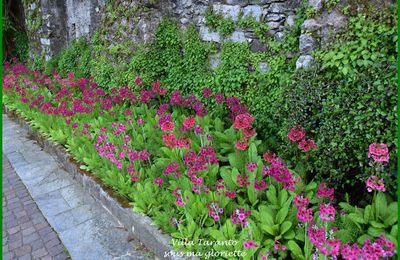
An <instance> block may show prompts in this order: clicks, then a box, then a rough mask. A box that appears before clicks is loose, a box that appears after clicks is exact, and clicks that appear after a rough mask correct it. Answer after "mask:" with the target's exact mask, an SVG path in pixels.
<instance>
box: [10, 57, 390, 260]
mask: <svg viewBox="0 0 400 260" xmlns="http://www.w3.org/2000/svg"><path fill="white" fill-rule="evenodd" d="M4 69H5V70H4V71H5V74H4V75H3V94H4V96H3V101H4V103H5V104H6V105H7V106H8V107H10V108H11V109H14V110H17V111H19V112H20V113H21V114H22V115H24V116H25V117H26V118H28V119H29V120H31V124H32V126H33V127H36V128H37V129H38V130H39V131H41V132H43V133H44V134H46V135H48V137H49V138H50V139H52V140H54V141H56V142H58V143H60V144H62V145H64V146H65V147H66V148H67V150H68V151H69V152H70V153H71V154H72V155H73V156H74V157H75V159H76V160H77V161H79V162H80V163H81V164H82V168H83V169H85V170H89V171H91V172H93V173H94V174H95V175H96V176H97V177H99V178H100V179H101V180H102V181H103V182H104V183H105V184H106V185H108V186H110V187H112V188H113V189H114V190H115V191H116V192H117V193H119V194H120V195H122V196H124V197H126V198H127V199H129V200H130V201H132V203H133V206H134V210H135V211H138V212H143V213H145V214H147V215H149V216H151V217H152V219H153V221H154V222H155V223H156V224H157V225H158V226H159V227H161V228H162V229H163V230H164V231H165V232H167V233H169V234H171V236H172V237H174V238H176V239H175V240H173V241H171V244H172V246H173V247H174V248H175V249H176V250H178V249H181V248H182V247H184V250H185V251H186V252H188V253H189V252H192V254H196V255H197V256H201V258H207V255H208V257H209V258H212V257H216V256H219V257H222V258H231V259H232V258H233V259H235V258H237V256H238V254H241V255H240V256H241V257H242V258H243V259H252V258H258V259H274V258H284V259H287V258H293V259H311V257H312V256H315V257H317V258H318V259H319V258H321V259H324V258H326V259H327V257H329V258H336V257H342V258H343V259H360V257H362V259H378V258H389V257H394V254H395V253H396V252H395V246H396V245H397V240H396V238H397V211H396V209H397V202H395V201H392V200H391V198H389V197H388V196H386V195H385V194H384V191H385V190H384V183H383V180H382V179H381V178H380V174H381V172H382V171H383V170H384V166H385V163H386V162H387V160H388V159H389V158H388V155H387V148H386V146H385V145H384V144H372V145H371V146H370V151H369V152H370V155H371V161H372V166H373V167H374V169H376V174H375V175H374V176H371V178H370V179H369V180H368V182H367V188H368V190H371V192H372V191H373V192H374V197H373V201H372V203H371V205H367V206H366V207H365V208H357V207H353V206H351V205H349V204H348V203H338V202H336V201H335V200H334V190H333V189H332V188H329V187H327V185H326V184H325V183H320V184H318V183H315V182H310V183H304V181H303V180H302V178H301V177H300V176H298V175H297V174H296V173H295V172H293V171H291V170H290V169H289V168H288V167H287V166H286V165H285V163H284V161H283V159H282V158H280V157H279V156H277V155H276V154H274V153H272V152H268V151H267V152H266V151H259V145H260V141H259V140H257V138H256V135H257V134H256V131H255V130H254V129H253V128H252V123H253V117H252V115H251V114H249V113H248V110H247V107H246V106H245V105H244V104H242V103H241V102H240V100H239V99H237V98H235V97H225V96H224V95H223V94H222V93H211V91H210V90H209V89H207V88H205V89H204V90H203V93H202V97H201V99H202V100H204V99H205V100H207V103H214V105H213V107H215V109H213V110H212V111H208V110H207V107H206V106H205V105H204V103H203V102H202V101H201V100H200V97H196V96H195V95H190V96H187V97H184V96H182V95H181V93H180V92H179V91H174V92H172V93H167V91H166V89H165V88H163V87H162V86H161V85H160V83H159V82H153V84H152V86H151V88H146V87H145V86H143V84H142V81H141V79H140V78H137V80H136V86H135V87H121V88H115V89H113V90H112V92H111V93H106V92H105V91H104V90H103V89H101V88H99V87H98V86H97V84H96V83H95V82H93V79H83V78H80V79H76V78H74V75H73V74H72V73H69V74H68V77H67V78H65V79H63V78H61V77H60V76H59V75H58V74H57V73H54V75H51V76H49V75H43V74H41V73H39V72H31V71H29V70H28V69H27V68H26V67H25V66H23V65H20V64H17V65H14V66H12V65H11V64H5V66H4ZM288 138H289V139H290V140H291V141H292V142H293V143H294V144H295V145H296V146H298V148H299V149H300V150H301V152H303V153H310V156H312V151H313V150H315V149H317V147H316V146H315V143H314V141H313V140H311V139H309V138H308V137H307V134H306V131H305V130H304V129H303V128H302V127H300V126H295V127H294V128H293V129H292V130H291V131H290V132H289V133H288ZM264 152H265V153H264ZM263 153H264V154H263ZM261 154H263V155H261ZM339 212H340V213H339ZM232 252H235V254H236V252H237V254H236V255H232ZM357 257H359V258H357Z"/></svg>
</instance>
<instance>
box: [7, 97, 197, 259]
mask: <svg viewBox="0 0 400 260" xmlns="http://www.w3.org/2000/svg"><path fill="white" fill-rule="evenodd" d="M3 113H5V114H7V116H8V117H9V118H10V119H11V120H13V121H14V122H16V123H18V124H19V125H20V126H21V127H23V128H24V129H26V130H27V131H28V133H29V135H30V136H29V138H31V139H33V140H35V141H36V142H38V144H39V145H40V146H41V147H42V148H43V149H44V150H45V151H47V152H48V153H50V154H51V155H53V156H54V157H55V159H57V161H59V162H60V163H61V164H62V166H63V167H64V169H65V171H66V172H68V173H69V174H71V175H72V177H73V178H74V179H75V180H77V181H78V182H79V183H81V184H82V185H83V186H84V187H85V189H86V190H87V191H88V192H89V193H90V194H91V195H92V196H93V197H94V198H96V199H97V200H98V201H99V202H100V203H101V204H102V205H103V207H105V208H106V209H107V210H108V211H109V212H111V214H112V215H114V216H115V217H116V218H117V219H118V221H119V222H120V223H121V224H122V225H123V226H124V227H125V228H127V230H128V231H129V233H130V234H132V235H133V236H134V237H135V238H137V239H138V240H139V241H140V242H141V243H143V245H144V246H145V247H146V248H147V249H149V250H150V251H152V252H153V253H154V254H155V255H156V256H158V257H160V258H161V259H171V260H182V259H191V260H195V259H198V258H197V257H179V256H169V257H164V256H165V253H168V252H171V251H173V249H172V247H171V246H170V245H169V243H168V242H169V241H170V240H171V239H172V238H171V237H170V236H169V235H167V234H162V233H161V232H160V230H159V229H157V228H156V226H155V225H154V224H153V223H152V220H151V218H150V217H148V216H146V215H144V214H140V213H136V212H134V211H133V210H132V208H131V207H126V206H123V205H122V203H120V201H122V202H123V201H125V202H126V203H128V201H127V200H126V199H125V198H122V197H120V196H118V195H116V194H114V193H113V192H112V191H111V190H110V189H105V186H104V184H103V185H101V184H99V183H98V181H97V182H96V180H95V176H94V175H86V174H82V173H81V170H80V168H79V166H78V165H76V164H74V163H73V162H72V161H73V157H72V156H71V155H70V154H68V152H67V151H66V149H65V148H64V147H63V146H61V145H59V144H56V143H54V142H53V141H51V140H48V139H47V138H46V137H45V136H44V135H42V134H41V133H39V132H37V131H36V130H34V129H33V128H32V127H31V126H30V125H29V123H28V122H27V120H26V119H24V118H23V117H22V116H21V115H19V114H18V113H17V112H16V111H14V110H11V109H10V108H8V107H7V106H5V105H4V106H3ZM71 160H72V161H71Z"/></svg>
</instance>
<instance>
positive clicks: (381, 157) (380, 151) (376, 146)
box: [368, 143, 390, 162]
mask: <svg viewBox="0 0 400 260" xmlns="http://www.w3.org/2000/svg"><path fill="white" fill-rule="evenodd" d="M370 157H372V159H374V161H375V162H388V161H389V158H390V157H389V148H388V146H387V144H384V143H372V144H371V145H370V146H369V151H368V158H370Z"/></svg>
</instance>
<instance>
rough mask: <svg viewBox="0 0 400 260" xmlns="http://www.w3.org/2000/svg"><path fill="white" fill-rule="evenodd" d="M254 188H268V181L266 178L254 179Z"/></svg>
mask: <svg viewBox="0 0 400 260" xmlns="http://www.w3.org/2000/svg"><path fill="white" fill-rule="evenodd" d="M254 188H255V189H256V190H265V189H266V188H267V183H266V182H265V180H261V181H257V180H254Z"/></svg>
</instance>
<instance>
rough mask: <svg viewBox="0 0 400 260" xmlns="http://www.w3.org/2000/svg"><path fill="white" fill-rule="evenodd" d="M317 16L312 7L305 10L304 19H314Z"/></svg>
mask: <svg viewBox="0 0 400 260" xmlns="http://www.w3.org/2000/svg"><path fill="white" fill-rule="evenodd" d="M316 15H317V11H316V10H315V9H314V7H309V8H307V10H306V17H307V19H311V18H314V17H315V16H316Z"/></svg>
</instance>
